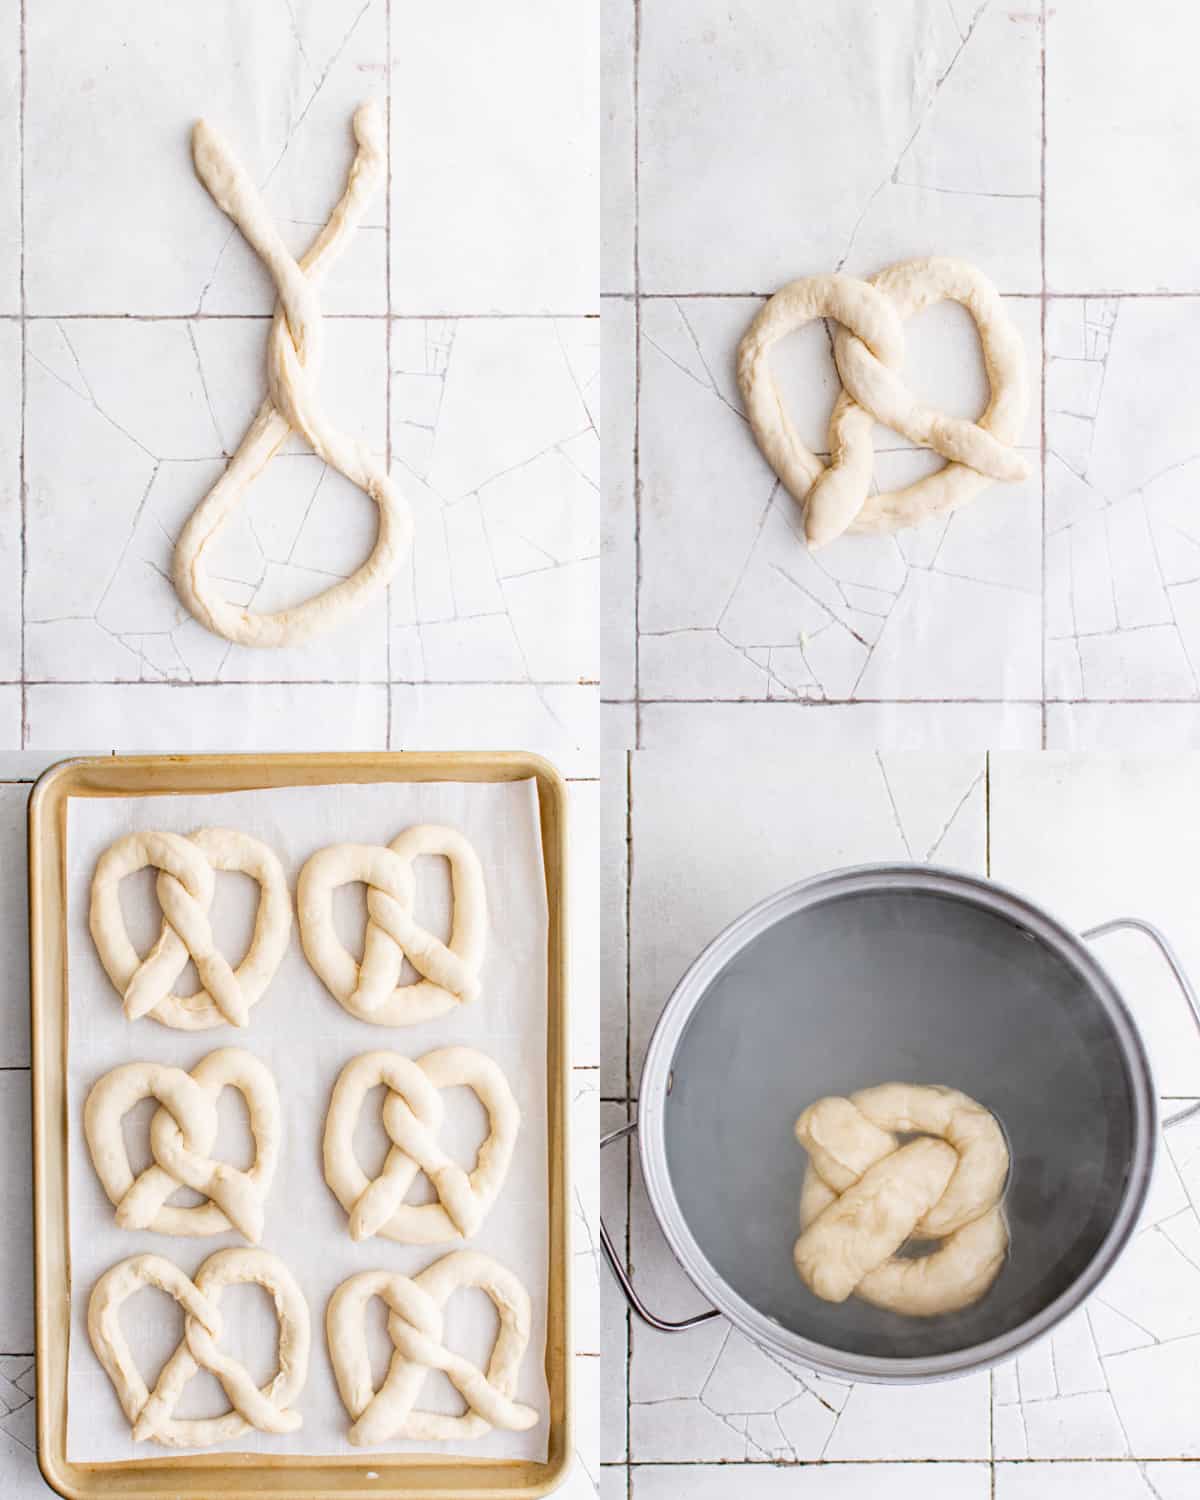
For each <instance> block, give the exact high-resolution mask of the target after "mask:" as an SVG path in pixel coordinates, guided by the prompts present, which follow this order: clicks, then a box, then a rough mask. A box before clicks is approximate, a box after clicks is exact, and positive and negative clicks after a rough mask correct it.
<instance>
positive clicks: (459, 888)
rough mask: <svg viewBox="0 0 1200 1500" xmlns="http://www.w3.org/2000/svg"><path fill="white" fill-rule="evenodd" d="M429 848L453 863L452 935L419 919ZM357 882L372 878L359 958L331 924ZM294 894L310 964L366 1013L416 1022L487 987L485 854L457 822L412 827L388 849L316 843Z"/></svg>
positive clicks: (355, 1010)
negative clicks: (337, 902)
mask: <svg viewBox="0 0 1200 1500" xmlns="http://www.w3.org/2000/svg"><path fill="white" fill-rule="evenodd" d="M422 854H441V855H444V856H445V857H446V859H447V860H448V861H449V864H450V880H451V888H452V891H453V899H454V916H453V921H452V923H451V929H450V941H449V942H448V943H442V942H441V941H439V939H437V938H435V937H434V936H433V934H432V933H430V932H427V931H426V930H425V928H423V927H422V926H421V925H420V924H419V923H418V922H417V921H416V920H415V918H414V917H413V904H414V900H415V896H416V879H415V875H414V871H413V865H414V863H415V861H416V859H417V858H418V856H419V855H422ZM352 881H361V882H363V884H365V885H366V886H367V915H368V920H367V931H366V938H365V940H364V943H363V958H362V963H361V964H359V963H358V962H357V961H356V959H355V958H354V955H353V954H352V953H350V952H349V951H348V950H347V949H346V948H345V947H344V945H343V944H342V941H341V939H340V938H339V937H338V935H337V932H336V931H335V929H334V925H333V893H334V891H335V890H336V889H337V888H338V887H339V886H342V885H348V884H350V883H351V882H352ZM296 902H297V906H298V908H299V913H300V941H301V943H302V944H303V945H304V952H305V955H306V956H307V958H308V961H309V963H310V964H311V965H312V967H313V968H314V969H315V970H316V972H317V974H318V975H319V976H320V977H321V980H322V981H323V983H324V985H325V987H326V989H328V990H329V992H330V994H332V995H333V996H334V998H335V999H336V1000H337V1001H338V1002H339V1003H340V1004H341V1005H342V1006H343V1007H344V1008H345V1009H346V1010H348V1011H349V1012H350V1014H351V1015H354V1016H357V1017H358V1018H359V1020H360V1021H372V1022H374V1023H375V1024H376V1025H377V1026H412V1025H415V1024H416V1023H417V1022H418V1021H428V1020H431V1019H433V1017H435V1016H441V1015H444V1014H445V1013H446V1012H447V1011H450V1010H453V1009H454V1007H455V1006H456V1005H459V1004H463V1003H465V1002H467V1001H470V1000H474V999H475V998H476V996H477V995H478V994H479V966H480V963H481V962H482V959H483V947H484V940H485V937H486V934H487V896H486V892H485V888H484V881H483V869H482V867H481V866H480V863H479V856H478V855H477V854H476V853H475V850H474V849H473V848H472V847H471V845H470V844H469V843H468V842H467V840H466V839H465V838H464V837H463V836H462V834H461V833H458V832H457V831H456V830H455V829H453V828H445V827H442V826H441V825H439V824H435V823H422V824H418V825H416V826H415V827H412V828H406V829H405V830H404V832H403V833H401V834H400V835H399V836H398V837H397V838H394V839H393V840H392V842H391V844H390V845H389V846H388V847H387V848H386V849H384V848H381V847H379V846H378V845H375V844H333V845H331V846H330V847H329V848H327V849H321V850H318V852H317V853H316V854H314V855H313V856H312V858H311V859H310V860H309V861H308V863H307V864H306V865H305V866H304V868H303V870H301V872H300V881H299V884H298V886H297V890H296ZM406 958H407V959H408V961H409V962H410V963H411V964H412V966H413V968H414V969H416V970H417V972H418V973H419V974H420V975H421V976H422V977H421V978H420V979H419V980H418V981H417V982H416V983H415V984H405V985H402V984H401V983H400V974H401V971H402V969H403V966H404V960H405V959H406Z"/></svg>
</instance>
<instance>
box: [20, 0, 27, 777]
mask: <svg viewBox="0 0 1200 1500" xmlns="http://www.w3.org/2000/svg"><path fill="white" fill-rule="evenodd" d="M20 16H21V20H20V45H21V69H20V74H21V86H20V107H19V112H18V123H17V153H18V157H19V169H18V170H19V183H20V190H19V194H18V209H17V218H18V223H19V226H20V231H19V232H20V241H21V251H20V259H19V261H18V267H19V292H20V308H21V313H20V318H21V323H20V327H21V433H20V455H21V457H20V463H21V475H20V481H19V485H18V488H19V491H20V500H19V505H20V522H21V581H20V587H19V602H20V611H21V613H20V627H19V642H18V648H19V652H20V660H21V749H22V750H24V749H25V747H26V746H27V745H28V743H29V689H28V687H27V686H26V683H25V590H26V579H27V575H28V573H29V545H28V517H29V485H28V481H27V468H26V462H25V414H26V404H27V391H28V380H27V378H26V376H27V373H28V364H29V358H28V349H27V336H28V330H27V327H26V322H25V315H26V312H27V310H28V309H27V304H26V297H25V94H26V87H27V83H28V73H29V59H28V53H27V50H26V45H25V31H26V20H27V15H26V0H21V12H20Z"/></svg>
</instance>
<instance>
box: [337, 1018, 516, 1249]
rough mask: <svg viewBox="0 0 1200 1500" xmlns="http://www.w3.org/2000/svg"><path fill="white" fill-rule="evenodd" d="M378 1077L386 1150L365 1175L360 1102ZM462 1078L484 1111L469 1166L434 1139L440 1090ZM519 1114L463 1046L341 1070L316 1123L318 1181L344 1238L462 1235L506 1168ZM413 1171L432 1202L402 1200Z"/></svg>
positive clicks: (477, 1056)
mask: <svg viewBox="0 0 1200 1500" xmlns="http://www.w3.org/2000/svg"><path fill="white" fill-rule="evenodd" d="M381 1083H382V1084H386V1085H387V1089H388V1093H387V1097H386V1098H385V1100H384V1104H383V1123H384V1128H385V1129H386V1130H387V1133H388V1136H389V1137H390V1139H391V1142H392V1145H391V1149H390V1150H389V1151H388V1154H387V1160H386V1161H385V1162H384V1165H383V1171H382V1172H381V1173H380V1174H379V1176H378V1177H376V1178H375V1180H374V1181H373V1182H372V1181H371V1180H370V1179H369V1178H368V1177H367V1175H366V1173H365V1172H364V1171H363V1170H362V1168H361V1167H360V1166H359V1164H358V1158H357V1157H356V1156H355V1154H354V1130H355V1127H356V1125H357V1124H358V1117H359V1115H360V1114H361V1113H362V1106H363V1101H364V1100H365V1098H366V1096H367V1095H368V1093H370V1091H371V1090H372V1089H373V1088H375V1087H376V1085H378V1084H381ZM463 1085H465V1086H466V1087H467V1088H469V1089H471V1090H472V1091H473V1092H474V1094H475V1096H476V1098H477V1099H478V1100H479V1102H480V1103H481V1104H482V1105H483V1107H484V1109H485V1110H486V1111H487V1115H488V1135H487V1139H486V1140H485V1141H484V1142H483V1144H482V1145H481V1146H480V1148H479V1154H478V1157H477V1159H476V1162H475V1166H474V1167H473V1169H472V1170H471V1171H470V1172H469V1173H468V1172H466V1171H464V1170H463V1168H462V1167H460V1166H459V1165H458V1163H457V1162H455V1161H452V1160H451V1159H450V1157H448V1156H447V1155H446V1153H445V1152H444V1151H443V1150H442V1148H441V1145H440V1144H439V1142H438V1129H439V1127H440V1126H441V1123H442V1119H443V1116H444V1114H445V1106H444V1104H443V1103H442V1093H441V1091H442V1090H443V1089H449V1088H456V1087H459V1086H463ZM520 1124H521V1112H520V1110H519V1109H518V1108H517V1101H516V1100H515V1099H514V1098H513V1094H512V1090H511V1089H510V1088H509V1086H508V1080H507V1079H506V1078H505V1076H504V1074H503V1073H502V1072H501V1071H500V1069H499V1068H498V1067H497V1066H496V1064H495V1063H494V1062H493V1061H492V1060H491V1058H490V1057H487V1056H485V1055H484V1053H482V1052H477V1051H475V1049H474V1048H472V1047H442V1048H440V1049H439V1050H438V1051H436V1052H427V1053H426V1054H425V1056H424V1057H421V1058H418V1059H417V1060H416V1061H415V1062H414V1061H413V1060H412V1059H411V1058H408V1057H404V1056H402V1055H401V1054H400V1053H399V1052H364V1053H363V1054H362V1056H361V1057H355V1058H353V1059H351V1061H350V1062H348V1063H347V1064H346V1066H345V1067H344V1068H343V1069H342V1071H341V1074H340V1076H339V1077H338V1081H337V1083H336V1084H334V1087H333V1097H332V1099H331V1100H330V1101H329V1114H328V1115H327V1116H326V1120H325V1181H326V1182H327V1183H328V1184H329V1186H330V1187H331V1188H332V1189H333V1191H334V1194H335V1196H336V1197H337V1200H338V1202H339V1203H340V1204H341V1205H342V1207H343V1208H344V1209H345V1210H346V1212H347V1213H348V1214H349V1215H350V1237H351V1239H355V1240H363V1239H369V1238H370V1237H371V1236H372V1235H375V1234H381V1235H384V1236H385V1237H386V1238H387V1239H390V1240H399V1241H400V1242H401V1243H402V1244H406V1245H436V1244H441V1243H443V1242H445V1241H446V1240H458V1239H463V1240H465V1239H470V1237H471V1236H472V1235H473V1234H474V1233H475V1232H476V1231H477V1230H478V1228H479V1226H480V1225H481V1224H482V1223H483V1220H484V1218H485V1217H486V1215H487V1212H488V1210H489V1209H490V1208H491V1206H492V1204H493V1203H494V1202H495V1201H496V1198H497V1196H498V1194H499V1192H500V1189H501V1188H502V1187H503V1186H504V1179H505V1177H506V1176H507V1175H508V1167H509V1163H510V1162H511V1160H512V1154H513V1146H514V1144H515V1142H516V1139H517V1131H518V1129H519V1128H520ZM418 1172H424V1173H425V1175H426V1176H427V1177H428V1178H429V1180H430V1182H431V1183H432V1184H433V1187H434V1190H435V1191H436V1193H437V1196H438V1201H437V1202H436V1203H420V1204H410V1203H405V1201H404V1199H405V1197H406V1195H407V1193H408V1190H409V1188H410V1187H411V1186H412V1184H413V1181H414V1179H415V1178H416V1176H417V1173H418Z"/></svg>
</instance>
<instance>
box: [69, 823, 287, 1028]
mask: <svg viewBox="0 0 1200 1500" xmlns="http://www.w3.org/2000/svg"><path fill="white" fill-rule="evenodd" d="M147 866H152V867H153V868H155V869H157V870H159V871H160V874H159V877H158V881H157V883H156V885H155V890H156V892H157V895H158V903H159V905H160V906H161V907H162V911H163V922H162V930H161V931H160V932H159V935H158V940H157V941H156V942H155V944H154V946H153V948H151V950H150V952H149V953H148V954H147V955H146V957H145V958H144V959H143V958H142V957H141V956H140V955H139V953H138V951H137V949H136V948H135V947H134V946H133V944H132V943H131V942H130V940H129V933H128V931H127V930H126V927H125V917H124V914H123V913H122V911H121V895H120V887H121V882H122V881H123V880H124V879H125V878H126V876H128V875H136V874H137V872H138V871H139V870H144V869H145V868H146V867H147ZM218 870H234V871H238V872H240V873H241V874H244V875H249V876H251V877H252V878H253V879H254V880H256V881H257V882H258V886H259V890H260V896H259V903H258V912H257V914H256V916H255V919H254V937H253V939H252V940H251V943H250V947H249V948H248V949H247V951H246V956H245V958H243V959H242V961H241V963H240V964H239V965H238V966H237V968H236V969H231V968H230V966H229V963H228V962H227V960H226V959H225V958H224V957H223V956H222V955H221V954H220V953H218V952H217V950H216V947H215V945H214V940H213V931H212V925H211V924H210V922H209V920H208V911H209V908H210V907H211V906H212V902H213V895H214V893H215V891H216V872H217V871H218ZM89 924H90V927H91V933H92V940H93V942H94V943H95V944H96V952H97V953H98V954H99V955H100V962H101V963H102V964H103V965H104V968H105V971H106V973H107V974H108V977H109V978H110V979H111V980H112V982H113V985H114V986H115V988H116V990H117V993H118V994H119V995H120V996H121V998H122V999H123V1001H124V1003H125V1014H126V1016H127V1017H128V1019H129V1020H131V1021H136V1020H137V1019H138V1018H139V1017H140V1016H144V1015H151V1016H153V1017H154V1019H155V1020H156V1021H159V1022H161V1023H162V1025H164V1026H170V1027H172V1028H173V1029H175V1030H177V1031H206V1030H208V1029H209V1028H210V1027H212V1026H223V1025H225V1024H226V1023H228V1024H229V1025H231V1026H245V1025H246V1024H247V1023H248V1021H249V1019H250V1007H251V1006H252V1005H254V1004H256V1003H257V1002H258V1001H259V1000H260V999H261V998H262V996H263V994H264V992H265V991H266V988H267V986H268V985H269V984H270V982H271V980H272V979H273V978H274V977H275V971H276V970H277V969H278V968H279V965H280V963H281V962H282V960H283V955H284V953H285V952H286V951H287V944H288V936H289V934H290V933H291V930H292V898H291V895H290V894H289V892H288V886H287V878H286V876H285V875H284V873H283V866H282V865H281V864H280V863H279V860H278V858H277V857H276V855H275V854H274V853H273V852H272V851H271V850H270V849H268V848H267V846H266V844H263V843H260V842H259V840H258V839H255V838H251V837H250V835H249V834H248V833H238V832H236V831H235V830H233V829H229V828H201V829H199V830H198V831H197V832H196V833H193V834H190V835H188V836H187V837H186V838H185V837H184V836H183V835H182V834H178V833H158V832H153V831H150V832H143V833H129V834H126V835H125V837H124V838H120V839H118V840H117V842H116V843H115V844H112V845H110V847H109V848H108V849H106V850H105V851H104V853H103V854H102V855H101V856H100V859H99V861H98V862H97V864H96V873H95V874H94V875H93V876H92V902H91V912H90V918H89ZM189 958H190V959H191V960H192V962H193V963H194V964H195V965H196V971H197V973H198V974H199V975H200V982H201V984H202V985H203V988H202V989H201V990H198V991H197V992H196V994H194V995H176V994H174V993H172V991H171V986H172V985H173V984H174V983H175V981H176V980H177V979H178V978H179V976H180V974H182V973H183V971H184V969H185V967H186V966H187V961H188V959H189Z"/></svg>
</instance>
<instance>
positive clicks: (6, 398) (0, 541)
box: [0, 64, 21, 743]
mask: <svg viewBox="0 0 1200 1500" xmlns="http://www.w3.org/2000/svg"><path fill="white" fill-rule="evenodd" d="M0 67H3V64H0ZM2 89H3V80H2V79H0V90H2ZM2 109H3V105H2V104H0V110H2ZM2 141H3V124H2V122H0V142H2ZM3 167H4V157H3V146H2V145H0V174H2V172H3ZM3 256H4V252H3V246H2V241H0V286H2V285H3V275H4V269H3ZM0 295H2V293H0ZM20 432H21V334H20V329H19V327H18V325H17V324H16V323H0V678H2V679H4V680H6V681H10V682H13V681H17V680H18V679H19V678H20V676H21V540H20V538H21V500H20V495H21V441H20ZM9 743H11V741H9Z"/></svg>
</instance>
